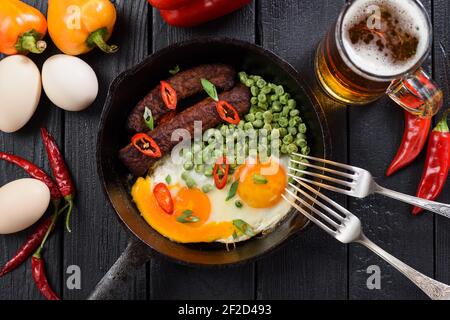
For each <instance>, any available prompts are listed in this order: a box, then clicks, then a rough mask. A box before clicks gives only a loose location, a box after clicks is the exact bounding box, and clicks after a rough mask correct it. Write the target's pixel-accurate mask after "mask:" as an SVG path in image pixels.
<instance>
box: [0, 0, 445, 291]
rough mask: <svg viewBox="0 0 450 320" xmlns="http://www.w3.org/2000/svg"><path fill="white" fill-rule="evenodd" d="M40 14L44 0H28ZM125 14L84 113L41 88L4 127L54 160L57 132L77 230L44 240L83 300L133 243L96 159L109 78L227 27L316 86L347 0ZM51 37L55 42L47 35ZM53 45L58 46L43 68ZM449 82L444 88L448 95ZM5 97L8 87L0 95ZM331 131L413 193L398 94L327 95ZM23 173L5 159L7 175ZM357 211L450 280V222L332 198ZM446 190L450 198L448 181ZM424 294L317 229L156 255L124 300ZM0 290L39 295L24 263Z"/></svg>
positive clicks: (434, 5) (348, 157)
mask: <svg viewBox="0 0 450 320" xmlns="http://www.w3.org/2000/svg"><path fill="white" fill-rule="evenodd" d="M26 2H28V3H30V4H32V5H34V6H36V7H37V8H39V9H40V10H42V12H46V8H47V1H43V0H27V1H26ZM114 2H115V4H116V6H117V10H118V23H117V26H116V31H115V33H114V37H113V39H112V40H111V42H112V43H118V44H120V52H119V53H117V54H114V55H110V56H107V55H104V54H101V53H100V52H99V51H95V52H92V53H90V54H88V55H85V56H83V57H82V58H83V59H84V60H85V61H87V62H88V63H89V64H90V65H91V66H92V67H93V68H94V69H95V70H96V72H97V74H98V77H99V81H100V95H99V97H98V99H97V101H96V102H95V104H94V105H93V106H92V107H91V108H90V109H88V110H87V111H85V112H82V113H63V112H62V111H61V110H59V109H57V108H56V107H54V106H53V105H52V104H51V103H50V102H49V101H48V99H47V98H45V95H43V98H42V101H41V103H40V105H39V108H38V111H37V113H36V115H35V116H34V118H33V119H32V121H31V122H30V123H29V124H28V125H27V126H26V127H25V128H24V129H22V130H21V131H20V132H18V133H14V134H4V133H0V150H2V151H7V152H13V153H16V154H18V155H20V156H23V157H25V158H28V159H30V160H32V161H34V162H36V163H37V164H39V165H42V166H44V168H46V169H47V170H48V169H49V168H48V166H47V165H46V156H45V153H44V151H43V146H42V143H41V141H40V137H39V130H38V128H39V127H40V126H43V125H45V126H47V127H48V128H49V130H50V131H51V132H53V133H55V135H56V136H57V137H58V141H59V143H60V145H61V146H62V147H63V149H64V153H65V157H66V159H67V161H68V163H69V165H70V168H71V171H72V174H73V177H74V179H75V181H76V185H77V187H78V192H77V198H78V200H77V204H76V205H77V210H76V211H75V213H74V215H73V232H72V234H67V233H64V232H63V230H62V226H61V230H59V231H58V232H57V234H56V236H53V237H52V238H51V240H50V241H49V243H48V250H47V253H46V257H47V268H48V274H49V278H50V281H51V283H52V284H53V286H54V287H55V289H56V291H57V292H58V293H59V294H60V295H61V296H62V297H63V298H64V299H84V298H86V297H87V295H88V293H89V292H90V291H91V290H92V289H93V287H94V286H95V284H96V283H97V281H99V280H100V279H101V278H102V276H103V275H104V273H105V272H106V271H107V270H108V269H109V267H110V266H111V265H112V263H113V262H114V261H115V259H116V258H117V257H118V256H119V255H120V253H121V251H122V250H123V248H124V247H125V244H126V241H127V237H128V234H127V232H126V231H125V230H123V228H122V226H121V225H120V224H119V222H118V220H117V219H116V216H115V214H114V212H113V211H112V209H111V208H110V207H109V204H108V202H107V200H106V199H105V197H104V195H103V193H102V190H101V187H100V184H99V182H98V179H97V178H96V166H95V152H94V150H95V142H96V135H97V126H98V123H99V117H100V113H101V111H102V106H103V102H104V99H105V96H106V92H107V89H108V86H109V84H110V83H111V81H112V80H113V79H114V78H115V77H116V76H117V75H118V74H119V73H120V72H122V71H124V70H126V69H127V68H129V67H131V66H133V65H134V64H136V63H138V62H140V61H141V60H142V59H143V58H144V57H146V56H147V55H149V54H151V53H152V52H155V51H156V50H159V49H161V48H163V47H165V46H167V45H169V44H171V43H174V42H177V41H182V40H186V39H192V38H195V37H201V36H214V35H220V36H228V37H233V38H239V39H242V40H246V41H250V42H255V43H257V44H259V45H261V46H263V47H265V48H268V49H270V50H273V51H274V52H275V53H277V54H279V55H280V56H282V57H283V58H285V59H287V60H288V61H289V62H290V63H292V64H293V65H294V66H295V67H296V68H297V69H298V70H299V71H300V72H301V73H302V75H303V76H304V77H305V78H306V79H309V83H310V84H311V86H312V87H315V86H316V84H315V80H314V77H313V57H314V50H315V48H316V46H317V44H318V42H319V40H320V39H321V38H322V37H323V35H324V34H325V32H326V30H327V29H328V28H329V27H330V25H331V24H332V22H333V21H334V20H335V19H336V17H337V15H338V13H339V10H340V9H341V7H342V6H343V4H344V2H345V1H344V0H256V1H255V2H254V3H253V4H252V5H250V6H248V7H246V8H245V9H243V10H241V11H239V12H236V13H234V14H232V15H230V16H228V17H225V18H223V19H220V20H218V21H215V22H212V23H209V24H207V25H204V26H201V27H198V28H194V29H187V30H181V29H176V28H171V27H168V26H167V25H166V24H165V23H164V22H163V21H162V19H161V18H160V16H159V14H158V12H156V11H155V10H152V9H151V8H150V7H149V6H148V4H147V1H146V0H115V1H114ZM424 4H425V6H426V8H427V10H428V12H429V14H430V15H432V19H433V23H434V33H435V37H436V40H440V41H442V42H443V43H444V44H445V45H446V47H447V48H448V49H450V37H449V19H448V17H449V15H450V2H449V1H448V0H424ZM49 42H50V41H49ZM55 53H57V50H56V49H55V48H54V47H53V46H51V47H50V49H49V50H48V52H46V53H45V54H44V55H42V56H41V57H37V56H33V60H35V61H36V62H37V63H38V65H39V66H41V65H42V63H43V61H45V59H46V58H47V57H48V56H49V55H51V54H55ZM426 69H428V71H430V72H432V74H433V76H434V77H435V78H436V79H437V81H438V82H439V83H440V84H441V85H444V73H443V71H444V64H443V55H442V54H441V52H440V50H439V47H438V42H437V41H435V43H434V50H433V53H432V55H431V56H430V57H429V59H428V61H427V63H426ZM448 94H449V92H448V88H447V90H446V95H447V97H449V96H448ZM0 98H1V97H0ZM321 101H322V103H323V107H324V109H325V110H326V113H327V117H328V124H329V127H330V129H331V132H332V136H333V158H334V160H338V161H342V162H348V163H350V164H353V165H357V166H362V167H364V168H366V169H368V170H370V171H371V172H372V173H373V174H374V176H375V177H377V179H378V181H379V182H380V183H381V184H383V185H385V186H387V187H392V188H394V189H396V190H398V191H401V192H405V193H408V194H414V193H415V190H416V186H417V184H418V181H419V179H420V175H421V171H422V166H423V160H424V156H423V155H422V156H421V157H420V159H419V160H417V161H416V162H415V163H414V164H413V165H412V166H410V167H409V168H408V169H407V170H404V171H402V172H401V173H399V174H398V175H396V176H395V177H393V178H385V176H384V172H385V169H386V167H387V165H388V163H389V162H390V161H391V160H392V158H393V156H394V154H395V152H396V149H397V147H398V145H399V143H400V139H401V136H402V131H403V114H402V111H401V110H400V108H397V107H395V105H394V104H393V102H391V101H389V100H388V99H382V100H380V101H378V102H377V103H374V104H372V105H369V106H365V107H351V108H350V107H345V106H342V105H337V104H335V103H333V102H331V101H330V100H329V99H327V98H325V97H323V96H322V97H321ZM18 177H23V173H22V172H21V171H20V170H18V169H14V168H12V167H11V166H9V165H8V166H7V165H5V163H0V184H2V185H3V184H5V183H6V182H8V181H11V180H14V179H16V178H18ZM336 198H337V199H338V200H339V201H340V202H341V203H343V204H345V205H346V206H347V208H348V209H349V210H351V211H352V212H354V213H355V214H356V215H358V216H359V217H360V218H361V219H362V221H363V225H364V228H365V230H366V233H367V235H368V236H369V237H370V238H371V239H373V240H374V241H375V242H377V243H378V244H380V245H381V246H382V247H383V248H385V249H386V250H388V251H390V252H391V253H392V254H394V255H396V256H397V257H398V258H400V259H402V260H404V261H405V262H406V263H408V264H410V265H411V266H413V267H415V268H417V269H418V270H420V271H422V272H424V273H425V274H427V275H430V276H433V277H434V278H436V279H437V280H440V281H443V282H446V283H450V271H449V270H450V221H449V220H448V219H445V218H441V217H437V216H433V215H432V214H429V213H427V214H424V215H422V216H420V217H413V216H412V215H411V214H410V207H409V206H408V205H404V204H402V203H399V202H396V201H393V200H388V199H386V198H381V197H379V196H376V197H375V196H373V197H369V198H367V199H364V200H355V199H350V198H345V197H336ZM440 200H442V201H443V202H447V203H450V187H449V186H447V188H446V189H445V191H444V193H443V195H442V196H441V198H440ZM26 234H27V232H26V231H25V232H22V233H20V234H18V235H13V236H0V264H1V263H3V262H4V261H6V260H7V258H8V257H10V256H11V255H12V254H13V253H14V252H15V250H16V249H17V247H18V246H19V245H20V243H21V242H22V241H23V240H24V239H25V237H26ZM71 265H76V266H79V267H80V268H81V272H82V287H81V289H80V290H69V289H68V288H67V286H66V280H67V278H68V274H67V268H68V267H69V266H71ZM371 265H377V266H379V267H380V270H381V289H380V290H369V289H368V288H367V285H366V281H367V278H368V277H369V274H368V273H367V268H368V267H369V266H371ZM424 298H426V296H425V295H424V294H422V293H421V292H420V291H419V290H418V289H417V288H415V287H414V286H413V285H412V284H411V283H409V281H407V280H406V279H405V278H403V276H401V275H400V274H399V273H398V272H397V271H395V270H394V269H393V268H391V267H390V266H388V265H387V264H386V263H384V262H383V261H381V260H380V259H379V258H377V257H375V256H374V255H373V254H372V253H371V252H369V251H367V250H366V249H364V248H362V247H359V246H357V245H350V246H345V245H341V244H340V243H338V242H337V241H335V240H334V239H332V238H331V237H329V236H327V235H326V234H325V233H323V232H322V231H320V230H319V229H318V228H315V227H311V228H309V229H308V230H307V231H306V234H305V235H304V236H302V237H299V238H297V239H294V240H293V241H291V242H290V243H289V244H288V245H286V246H284V247H283V248H282V249H281V250H279V251H277V252H275V253H274V254H272V255H270V256H269V257H267V258H265V259H262V260H260V261H257V262H255V263H252V264H249V265H246V266H241V267H233V268H226V269H219V270H217V269H199V268H192V267H185V266H180V265H176V264H173V263H171V262H168V261H166V260H165V259H163V258H159V257H157V258H155V259H153V261H151V263H148V264H147V266H146V267H145V268H142V270H140V271H139V272H138V273H137V274H136V276H135V278H134V280H133V281H131V283H130V286H129V288H128V290H127V291H126V293H125V294H124V296H123V299H424ZM0 299H41V296H40V294H39V293H38V291H37V290H36V289H35V286H34V284H33V281H32V280H31V274H30V266H29V264H28V263H27V264H26V265H24V266H22V267H21V268H20V269H18V270H16V271H15V272H14V273H12V274H10V275H7V276H5V277H4V278H2V279H0Z"/></svg>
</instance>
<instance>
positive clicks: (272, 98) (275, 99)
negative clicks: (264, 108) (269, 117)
mask: <svg viewBox="0 0 450 320" xmlns="http://www.w3.org/2000/svg"><path fill="white" fill-rule="evenodd" d="M278 99H279V96H278V95H276V94H273V95H271V96H270V101H272V102H275V101H278Z"/></svg>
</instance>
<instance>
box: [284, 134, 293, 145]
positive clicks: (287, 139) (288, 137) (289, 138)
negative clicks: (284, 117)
mask: <svg viewBox="0 0 450 320" xmlns="http://www.w3.org/2000/svg"><path fill="white" fill-rule="evenodd" d="M292 141H294V137H293V136H291V135H290V134H287V135H285V136H284V137H283V143H284V144H290V143H292Z"/></svg>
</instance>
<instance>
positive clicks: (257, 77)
mask: <svg viewBox="0 0 450 320" xmlns="http://www.w3.org/2000/svg"><path fill="white" fill-rule="evenodd" d="M250 78H252V79H253V80H255V82H256V81H258V80H261V79H262V78H261V76H257V75H253V76H250Z"/></svg>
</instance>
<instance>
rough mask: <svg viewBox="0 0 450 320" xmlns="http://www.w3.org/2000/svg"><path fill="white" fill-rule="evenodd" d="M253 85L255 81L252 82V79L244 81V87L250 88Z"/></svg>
mask: <svg viewBox="0 0 450 320" xmlns="http://www.w3.org/2000/svg"><path fill="white" fill-rule="evenodd" d="M254 84H255V80H253V79H247V80H246V81H245V85H246V86H247V87H249V88H250V87H251V86H253V85H254Z"/></svg>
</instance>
